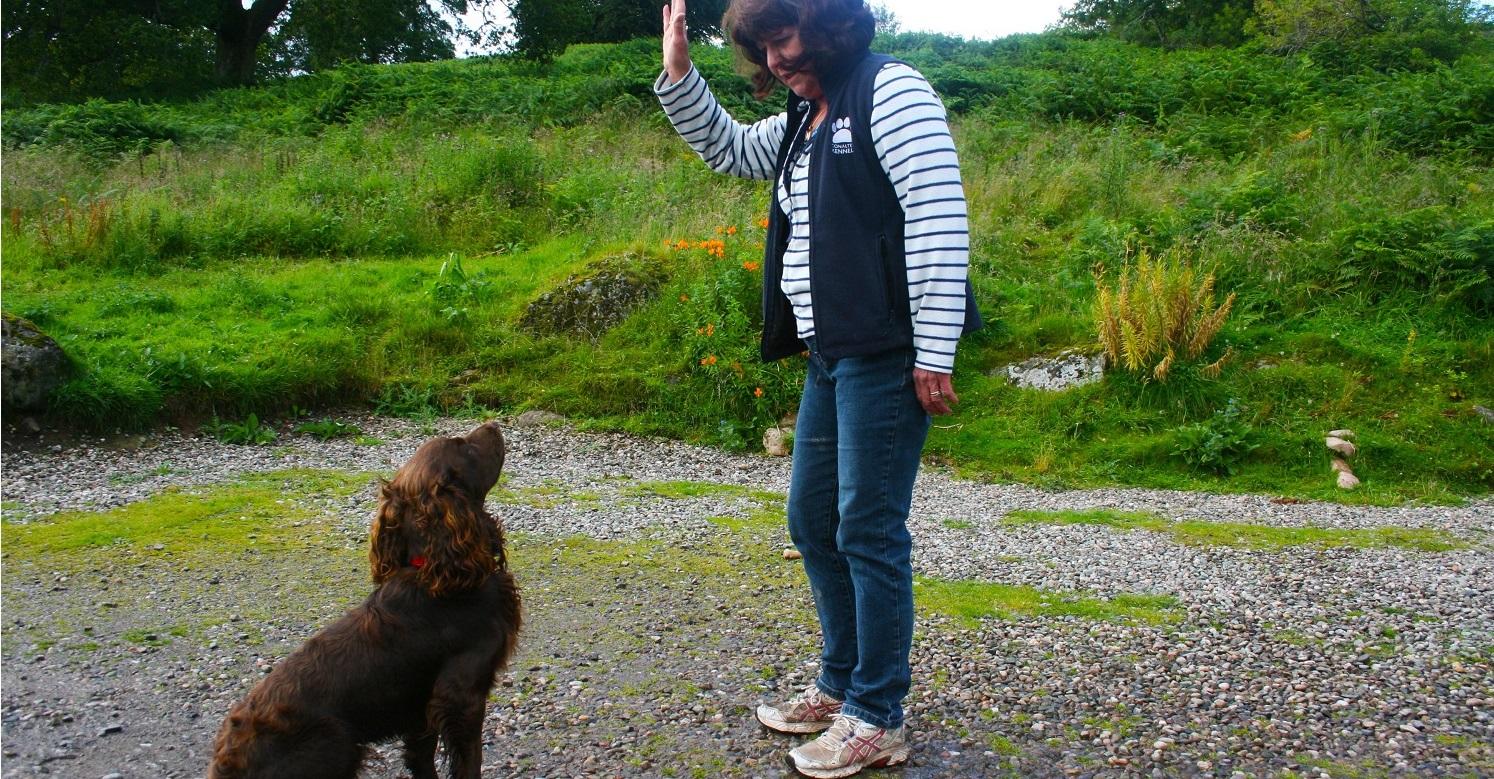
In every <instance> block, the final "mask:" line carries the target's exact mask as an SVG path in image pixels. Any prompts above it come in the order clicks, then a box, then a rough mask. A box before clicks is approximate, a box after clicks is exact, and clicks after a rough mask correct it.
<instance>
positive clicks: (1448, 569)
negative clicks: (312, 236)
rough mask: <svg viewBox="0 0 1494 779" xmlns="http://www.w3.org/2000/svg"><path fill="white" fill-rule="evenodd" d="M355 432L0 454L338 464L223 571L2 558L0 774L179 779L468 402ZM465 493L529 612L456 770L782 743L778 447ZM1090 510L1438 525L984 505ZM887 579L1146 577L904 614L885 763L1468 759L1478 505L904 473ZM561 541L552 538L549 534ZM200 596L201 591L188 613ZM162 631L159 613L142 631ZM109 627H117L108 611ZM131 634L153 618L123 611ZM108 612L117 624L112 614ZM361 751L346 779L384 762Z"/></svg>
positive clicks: (535, 460) (139, 484)
mask: <svg viewBox="0 0 1494 779" xmlns="http://www.w3.org/2000/svg"><path fill="white" fill-rule="evenodd" d="M344 419H345V420H346V421H349V422H351V423H353V424H356V425H357V426H358V427H359V428H360V429H361V430H362V431H363V433H364V434H365V435H366V436H372V437H374V438H377V439H380V440H381V442H378V443H369V442H364V443H354V442H353V441H351V440H347V439H338V440H333V441H326V442H323V441H318V440H316V439H313V438H309V437H305V436H295V435H290V434H282V436H281V438H280V440H279V442H277V445H271V446H264V447H246V446H228V445H223V444H220V443H218V442H216V441H213V440H211V439H204V438H191V437H184V436H181V435H178V434H175V433H170V432H167V433H161V434H156V435H150V436H143V437H125V438H117V439H111V440H97V439H92V440H88V441H78V440H70V441H67V442H65V443H55V444H54V443H42V444H32V445H30V446H24V447H18V446H15V445H14V441H15V440H16V439H15V437H14V436H11V437H10V440H9V441H8V442H7V449H6V450H5V457H4V464H3V465H4V499H5V503H4V508H5V517H6V521H7V523H16V522H28V521H34V520H39V519H44V518H45V517H47V516H48V515H50V514H52V513H54V512H56V511H59V510H71V509H94V510H97V509H106V508H111V507H115V506H120V505H124V504H127V503H131V502H133V501H137V500H140V499H142V498H146V497H149V496H152V495H157V494H160V493H161V492H162V491H163V490H166V489H168V488H174V487H178V488H192V487H196V486H201V485H211V484H216V483H220V482H224V481H226V480H231V479H233V478H234V477H235V476H237V475H242V474H248V473H256V472H265V471H278V470H283V469H288V468H315V469H335V470H339V471H347V472H353V473H360V474H367V475H368V482H367V484H366V485H365V486H364V487H363V488H362V489H359V490H357V491H356V492H355V493H354V494H352V495H351V496H341V497H327V496H319V497H313V498H309V499H306V500H307V501H309V502H310V503H311V504H313V505H311V506H310V508H311V509H313V511H314V516H315V517H316V519H315V520H314V521H315V522H316V523H319V524H321V525H323V526H325V527H327V528H330V529H331V531H332V532H331V533H330V534H328V535H327V536H326V538H327V539H330V540H325V541H322V542H319V543H320V546H318V547H316V548H314V549H309V550H295V551H286V552H280V551H277V552H276V553H275V554H269V553H265V552H264V550H260V549H245V550H243V553H242V554H241V555H238V556H235V557H233V558H231V560H230V561H229V562H224V561H223V560H220V559H215V560H213V561H211V562H205V561H203V560H197V559H181V560H177V561H174V562H173V561H170V560H166V561H163V560H162V558H161V556H160V555H152V554H150V552H149V550H134V549H128V548H126V549H120V550H118V551H117V552H116V551H113V550H112V549H111V551H109V552H108V554H96V555H93V556H92V557H88V558H87V559H86V560H85V562H83V563H81V564H77V565H74V566H73V567H68V566H67V565H64V564H62V563H59V562H57V561H54V560H45V559H44V560H24V559H17V558H15V557H13V556H12V555H11V554H10V553H9V552H7V553H6V555H5V558H4V561H5V565H4V626H5V632H4V637H3V660H4V665H3V683H4V688H3V701H0V704H3V708H0V727H3V740H4V744H3V757H4V759H3V763H0V773H3V776H4V777H32V776H43V775H51V776H69V777H73V776H76V777H106V776H111V775H112V776H119V777H137V776H138V777H185V776H200V775H201V774H202V772H203V769H204V767H205V765H206V760H207V750H208V746H209V744H210V742H211V739H212V735H213V733H214V731H215V730H216V728H217V725H218V723H219V722H220V721H221V719H222V716H223V714H224V713H225V712H226V710H227V708H228V707H229V706H230V705H231V704H232V702H233V701H234V700H236V699H237V698H238V697H240V696H241V695H243V693H244V692H245V691H247V689H248V687H249V686H250V685H252V684H253V682H254V681H255V680H256V678H257V677H258V676H259V675H260V674H262V673H264V672H266V671H267V670H268V669H269V668H270V667H271V666H272V665H273V663H274V661H275V660H276V659H277V658H279V657H282V656H284V654H285V653H287V652H289V651H290V650H291V649H293V648H294V647H295V646H297V645H298V644H299V643H300V642H301V641H302V640H304V639H305V638H306V637H307V636H308V635H310V633H311V632H313V631H314V630H315V628H316V626H317V625H320V624H323V623H325V622H326V621H328V620H330V619H331V618H333V617H334V616H336V615H337V614H339V613H340V612H341V611H342V610H344V609H345V608H347V607H348V606H349V605H350V604H352V603H355V602H356V601H357V600H358V599H359V598H361V597H362V595H364V594H366V592H367V589H368V585H367V584H366V576H367V572H366V563H364V562H363V559H362V556H361V552H360V547H361V544H362V542H363V538H364V534H365V533H366V530H367V523H368V521H369V518H370V516H371V514H372V509H373V504H374V484H373V481H372V477H373V475H379V474H384V475H387V474H388V473H389V472H391V471H392V470H393V469H394V468H395V467H397V466H398V464H400V463H402V462H403V461H404V460H405V458H407V457H408V456H409V455H410V454H411V453H412V452H413V451H414V449H415V448H416V447H417V446H418V445H419V443H420V442H421V441H423V440H424V438H425V437H426V436H427V435H429V434H431V433H432V432H442V433H453V432H458V431H462V430H465V429H467V428H468V427H469V426H470V424H471V423H470V422H467V421H461V420H441V421H438V422H435V423H423V424H422V423H414V422H409V421H403V420H390V419H378V418H368V417H353V416H348V417H344ZM507 433H508V437H509V444H510V454H509V460H508V464H507V467H506V476H505V482H504V484H503V487H504V488H505V489H506V490H507V491H508V492H507V497H506V498H504V499H503V502H502V503H501V505H495V506H494V509H495V512H496V513H498V514H499V515H501V516H502V517H503V518H504V520H505V522H506V523H507V525H508V527H509V529H510V531H511V533H512V537H511V540H512V542H513V543H512V546H513V549H512V557H511V559H512V560H513V561H514V567H515V573H516V575H517V576H518V577H519V579H520V582H521V584H522V585H523V586H524V591H525V598H526V601H525V605H526V612H527V615H528V620H529V621H528V624H527V625H526V631H525V633H524V636H523V639H522V642H521V647H520V651H519V656H518V657H517V658H516V659H515V661H514V663H513V666H512V668H511V669H510V670H509V672H508V673H506V674H505V675H504V676H503V677H502V679H501V680H500V685H499V686H498V688H497V689H496V691H495V700H494V705H493V708H492V710H491V712H490V717H489V740H488V743H487V745H486V748H485V757H486V768H485V772H484V775H485V776H525V777H531V776H549V777H561V776H588V775H595V776H613V775H621V776H718V775H739V776H782V775H784V774H785V770H784V768H783V762H782V756H783V754H784V752H785V751H786V750H787V749H788V748H789V747H790V746H792V744H793V743H794V742H793V741H792V740H791V739H788V738H786V737H779V736H773V735H770V734H766V733H764V732H762V730H761V729H760V728H758V727H756V726H755V725H754V724H753V723H752V722H751V716H750V709H751V707H752V706H753V705H755V704H756V703H757V702H758V701H760V700H765V699H769V698H773V697H776V696H779V695H781V694H784V693H785V692H786V691H791V690H793V689H796V688H799V687H802V686H803V685H804V684H806V683H808V681H809V680H810V679H812V678H813V674H814V670H815V667H814V663H813V659H814V654H815V640H816V637H815V634H814V628H813V621H812V620H813V614H812V606H811V604H810V602H809V598H808V587H807V585H806V584H805V583H804V579H803V576H802V573H801V572H800V571H799V570H798V567H797V564H795V563H788V562H785V561H784V560H783V559H782V558H781V556H780V555H779V554H778V550H779V549H780V548H781V547H782V546H784V544H785V543H786V536H785V533H784V531H783V529H782V528H781V527H780V526H777V525H774V524H771V523H769V524H763V523H761V522H759V523H756V524H754V523H751V522H746V523H745V524H744V525H743V526H741V527H738V528H737V529H735V530H727V529H723V526H722V522H721V521H719V520H716V521H713V520H711V519H710V518H712V517H720V516H736V517H745V516H750V514H751V512H752V510H753V509H754V508H755V507H758V508H760V507H761V506H762V504H763V500H762V499H761V498H760V497H756V496H755V495H754V493H753V492H751V491H749V490H735V491H734V490H724V489H718V490H715V491H707V493H708V494H703V495H698V496H695V497H680V496H677V495H676V496H670V495H656V494H650V492H649V491H648V490H646V489H645V490H641V491H640V490H639V489H638V488H639V487H640V486H645V487H646V486H647V485H649V484H651V483H655V482H667V481H681V480H684V481H694V482H711V483H714V484H720V485H739V486H741V487H744V488H750V490H758V491H761V490H766V491H769V492H775V493H782V492H783V491H785V490H786V489H787V484H788V475H789V474H788V463H787V461H785V460H777V459H769V458H764V457H761V456H741V455H733V454H729V453H723V452H720V451H716V450H712V449H705V448H700V447H692V446H688V445H684V444H680V443H677V442H671V441H663V440H651V439H643V438H631V437H626V436H619V435H612V434H595V433H582V432H577V431H574V430H570V429H567V428H564V427H552V426H520V425H510V426H509V427H508V429H507ZM1098 507H1106V508H1119V509H1124V510H1128V511H1150V512H1155V513H1157V514H1160V515H1163V516H1166V517H1168V518H1172V519H1179V520H1181V519H1196V520H1204V521H1233V522H1250V523H1255V524H1265V525H1274V526H1305V525H1311V526H1316V527H1332V528H1378V527H1415V528H1433V529H1439V530H1442V531H1445V532H1447V533H1449V534H1450V535H1452V536H1454V537H1456V538H1458V539H1460V540H1462V541H1463V542H1465V543H1466V544H1467V546H1466V548H1463V549H1458V550H1455V551H1450V552H1439V553H1427V552H1415V551H1409V550H1404V549H1398V548H1382V549H1334V550H1323V549H1316V548H1291V549H1286V550H1278V551H1259V550H1248V549H1238V548H1229V547H1217V546H1212V547H1209V546H1184V545H1180V544H1178V543H1177V542H1175V541H1174V540H1172V539H1171V538H1169V537H1168V536H1167V535H1165V534H1161V533H1151V532H1145V531H1133V532H1121V531H1116V530H1112V529H1109V528H1102V527H1095V526H1081V525H1071V526H1052V525H1024V526H1010V525H1004V524H1001V522H1000V520H1001V519H1002V517H1003V516H1004V515H1005V514H1006V513H1007V512H1008V511H1010V510H1014V509H1039V510H1054V509H1085V508H1098ZM912 524H913V527H914V537H915V543H916V548H915V567H916V569H917V573H919V574H920V575H924V576H930V577H936V578H942V579H980V580H989V581H994V582H1001V583H1004V584H1014V585H1029V586H1033V587H1039V588H1042V589H1044V590H1051V591H1063V592H1070V591H1081V592H1084V593H1086V594H1090V595H1096V596H1104V597H1110V596H1115V595H1120V594H1154V595H1168V596H1173V597H1175V598H1176V599H1177V602H1178V607H1177V608H1176V609H1175V616H1176V618H1175V619H1173V620H1170V621H1163V622H1161V623H1158V624H1152V623H1148V622H1144V621H1143V622H1129V623H1128V622H1107V621H1093V620H1087V619H1081V618H1076V617H1051V616H1049V617H1014V618H1011V619H1007V620H996V619H985V620H981V621H979V622H970V621H957V620H954V619H951V618H945V617H938V616H927V617H921V618H920V623H919V633H918V635H917V637H916V640H915V645H914V655H913V663H914V676H915V685H914V689H913V691H912V693H911V694H910V696H909V699H908V701H907V706H908V710H909V722H910V725H911V729H912V738H913V740H914V743H915V746H916V750H915V753H914V757H913V760H912V762H911V763H910V764H909V765H908V766H907V767H905V768H903V769H901V770H899V771H896V772H886V773H888V774H891V775H897V774H901V775H904V776H909V777H943V776H977V775H983V776H997V775H1023V776H1028V775H1030V776H1050V775H1051V776H1060V775H1079V776H1084V775H1161V776H1194V775H1203V776H1233V775H1242V774H1243V775H1247V776H1257V775H1282V774H1285V773H1286V772H1288V771H1291V772H1294V773H1296V774H1298V775H1308V776H1329V775H1331V776H1345V775H1349V776H1354V775H1362V776H1377V775H1454V776H1485V775H1494V673H1491V671H1494V554H1491V553H1494V544H1491V537H1490V535H1489V533H1490V531H1491V529H1494V502H1491V501H1490V500H1488V499H1483V500H1480V501H1476V502H1471V503H1470V504H1468V505H1465V506H1461V507H1400V508H1373V507H1353V506H1341V505H1333V504H1321V503H1296V504H1291V503H1285V504H1284V503H1278V502H1273V501H1272V500H1271V499H1270V498H1269V497H1268V496H1254V495H1213V494H1204V493H1181V492H1169V491H1158V490H1138V489H1101V490H1080V491H1063V492H1053V491H1043V490H1039V489H1035V488H1032V487H1027V486H1023V485H1006V484H982V483H976V482H970V481H962V480H958V479H955V478H952V477H951V476H950V475H949V474H948V473H947V472H945V471H943V470H941V469H938V468H927V469H925V471H924V473H923V474H922V475H921V476H920V479H919V483H918V487H917V492H916V495H915V500H914V507H913V519H912ZM578 536H581V537H587V538H589V539H591V541H586V542H583V541H578V540H577V537H578ZM214 615H221V618H219V617H218V616H214ZM177 624H190V625H191V629H190V630H182V631H178V634H167V633H165V632H162V626H167V625H177ZM132 630H133V631H135V632H134V633H127V632H128V631H132ZM153 630H154V631H157V632H156V633H152V632H150V631H153ZM126 636H131V637H130V638H128V639H127V638H125V637H126ZM397 763H398V761H397V758H396V757H395V752H394V750H393V748H392V747H386V748H381V749H380V750H378V752H377V754H376V755H375V756H374V758H373V760H372V761H371V763H370V767H369V771H368V772H367V773H368V775H370V776H379V777H383V776H398V775H399V772H398V771H397Z"/></svg>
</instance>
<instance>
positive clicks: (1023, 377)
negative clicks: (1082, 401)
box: [992, 349, 1105, 392]
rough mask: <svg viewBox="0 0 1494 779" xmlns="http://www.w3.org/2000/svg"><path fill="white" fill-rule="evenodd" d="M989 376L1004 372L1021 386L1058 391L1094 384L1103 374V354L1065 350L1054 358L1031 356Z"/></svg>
mask: <svg viewBox="0 0 1494 779" xmlns="http://www.w3.org/2000/svg"><path fill="white" fill-rule="evenodd" d="M992 375H1004V376H1006V378H1007V380H1008V381H1010V382H1011V383H1012V384H1015V385H1017V386H1018V387H1023V388H1025V389H1040V390H1048V391H1050V392H1059V391H1062V390H1066V389H1070V388H1073V387H1082V386H1084V385H1086V384H1094V383H1095V382H1097V381H1099V380H1100V379H1102V378H1104V375H1105V355H1104V354H1103V353H1097V354H1083V353H1081V352H1079V351H1078V350H1075V349H1068V350H1066V351H1064V352H1061V353H1060V354H1059V355H1058V356H1056V357H1032V358H1029V359H1026V360H1023V361H1022V362H1019V363H1014V364H1011V365H1004V366H1002V367H1000V368H997V369H996V370H995V371H994V372H993V374H992Z"/></svg>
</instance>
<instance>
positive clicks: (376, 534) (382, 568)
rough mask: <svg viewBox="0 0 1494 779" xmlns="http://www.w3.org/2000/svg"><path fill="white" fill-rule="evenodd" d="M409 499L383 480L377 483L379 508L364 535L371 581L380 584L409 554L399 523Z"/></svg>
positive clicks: (401, 521) (406, 512)
mask: <svg viewBox="0 0 1494 779" xmlns="http://www.w3.org/2000/svg"><path fill="white" fill-rule="evenodd" d="M409 507H410V504H409V501H408V500H406V499H405V497H404V496H403V495H401V494H400V493H399V491H398V490H396V489H395V488H394V486H393V485H391V484H390V483H389V482H387V481H383V482H380V485H379V510H378V512H377V513H375V514H374V521H373V529H372V530H371V531H370V533H369V536H368V564H369V572H370V574H371V575H372V576H373V580H374V583H375V584H383V583H384V582H385V581H387V580H388V579H389V578H390V577H392V576H394V574H395V573H396V572H397V571H399V569H400V568H403V567H404V566H405V564H406V562H407V561H408V558H409V554H410V545H409V542H407V541H406V540H405V528H404V526H403V523H404V522H405V521H407V520H406V515H407V514H408V513H409Z"/></svg>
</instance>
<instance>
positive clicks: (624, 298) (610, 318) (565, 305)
mask: <svg viewBox="0 0 1494 779" xmlns="http://www.w3.org/2000/svg"><path fill="white" fill-rule="evenodd" d="M665 280H666V274H665V272H664V267H663V265H662V264H661V263H660V262H659V261H658V260H656V259H653V258H650V257H646V256H643V255H640V254H632V253H629V254H621V255H617V256H614V257H607V258H604V259H602V260H599V261H597V262H594V263H592V264H590V265H588V266H587V267H586V268H585V269H584V270H583V271H582V272H581V273H580V274H578V275H572V276H568V277H566V280H565V281H564V282H562V283H561V284H560V286H558V287H556V288H554V289H552V290H550V291H549V292H546V293H545V294H543V295H540V296H539V297H538V298H536V299H535V300H534V301H533V302H531V303H530V304H529V306H528V307H527V308H525V309H524V314H523V316H521V317H520V319H519V326H520V327H522V328H523V329H525V330H528V331H529V332H532V333H535V334H537V335H579V336H582V337H585V338H589V339H591V340H593V341H595V340H596V339H598V338H600V337H601V335H602V333H604V332H606V331H607V330H608V329H609V328H611V327H613V326H614V325H616V324H618V323H619V322H621V321H622V320H623V319H625V318H626V317H627V316H628V314H629V313H631V312H632V311H633V309H635V308H637V307H638V306H640V305H642V304H644V303H646V302H648V301H649V300H652V299H653V297H654V296H655V295H657V294H658V293H659V288H660V287H661V286H663V284H664V282H665Z"/></svg>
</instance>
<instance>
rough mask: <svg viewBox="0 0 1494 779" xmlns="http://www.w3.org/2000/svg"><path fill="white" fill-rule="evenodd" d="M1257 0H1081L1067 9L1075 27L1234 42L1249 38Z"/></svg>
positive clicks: (1159, 40) (1173, 43)
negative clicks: (1249, 26) (1247, 29)
mask: <svg viewBox="0 0 1494 779" xmlns="http://www.w3.org/2000/svg"><path fill="white" fill-rule="evenodd" d="M1254 5H1255V4H1254V2H1253V0H1076V2H1075V3H1074V6H1073V7H1072V8H1070V9H1068V10H1066V11H1064V12H1063V24H1064V26H1065V27H1067V28H1069V29H1071V30H1079V31H1082V32H1095V33H1103V34H1109V35H1114V36H1116V37H1118V38H1121V39H1123V40H1128V41H1135V42H1137V43H1144V44H1148V45H1152V46H1169V47H1177V46H1214V45H1223V46H1233V45H1236V44H1239V43H1241V42H1243V41H1244V40H1245V27H1246V23H1247V22H1249V21H1250V19H1251V17H1252V16H1253V15H1254V12H1255V11H1254Z"/></svg>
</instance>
